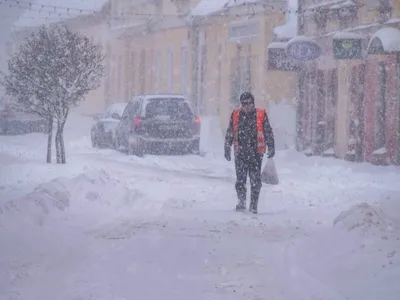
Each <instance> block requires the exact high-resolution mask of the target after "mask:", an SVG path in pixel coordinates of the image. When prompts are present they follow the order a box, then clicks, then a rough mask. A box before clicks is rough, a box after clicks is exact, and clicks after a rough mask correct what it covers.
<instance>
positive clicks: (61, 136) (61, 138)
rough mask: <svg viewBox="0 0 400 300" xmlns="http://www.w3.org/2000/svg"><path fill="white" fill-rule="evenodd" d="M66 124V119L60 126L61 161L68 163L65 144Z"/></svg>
mask: <svg viewBox="0 0 400 300" xmlns="http://www.w3.org/2000/svg"><path fill="white" fill-rule="evenodd" d="M64 125H65V121H64V122H63V123H62V124H61V126H60V148H61V149H60V150H61V163H62V164H65V163H66V158H65V145H64Z"/></svg>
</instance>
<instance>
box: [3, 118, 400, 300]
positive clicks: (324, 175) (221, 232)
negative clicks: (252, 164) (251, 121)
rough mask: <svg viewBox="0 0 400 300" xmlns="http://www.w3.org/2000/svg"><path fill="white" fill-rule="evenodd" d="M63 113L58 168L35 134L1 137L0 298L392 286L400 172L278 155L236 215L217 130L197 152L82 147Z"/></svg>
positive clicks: (351, 290) (303, 295) (207, 127)
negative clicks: (140, 153) (63, 158)
mask: <svg viewBox="0 0 400 300" xmlns="http://www.w3.org/2000/svg"><path fill="white" fill-rule="evenodd" d="M92 123H93V121H92V120H91V119H89V118H85V117H81V116H78V115H73V116H71V119H70V120H69V121H68V123H67V126H66V147H67V155H68V156H67V161H68V164H67V165H64V166H63V165H61V166H60V165H55V164H53V165H48V164H45V163H44V160H45V149H46V136H44V135H41V134H31V135H26V136H11V137H8V136H0V241H1V242H0V299H1V300H11V299H13V300H14V299H15V300H17V299H18V300H19V299H21V300H28V299H40V300H58V299H60V300H69V299H71V300H77V299H82V300H86V299H96V300H97V299H98V300H102V299H104V300H122V299H127V300H130V299H164V300H168V299H174V300H175V299H194V300H196V299H246V300H247V299H279V300H286V299H287V300H293V299H295V300H300V299H305V300H306V299H307V300H313V299H324V300H330V299H363V300H370V299H371V300H372V299H385V300H391V299H393V300H395V299H396V300H398V299H399V295H400V285H399V284H398V282H399V278H400V185H399V184H398V182H400V169H399V168H397V167H377V166H372V165H369V164H354V163H348V162H345V161H341V160H335V159H329V158H317V157H312V158H307V157H305V156H303V155H301V154H299V153H297V152H295V151H294V150H285V151H279V152H278V153H277V155H276V159H275V160H276V165H277V168H278V172H279V175H280V184H279V185H278V186H264V187H263V190H262V195H261V197H260V205H259V214H258V215H257V216H254V215H251V214H249V213H237V212H234V211H233V208H234V206H235V204H236V196H235V191H234V181H235V177H234V168H233V164H232V163H228V162H226V161H225V160H224V159H223V154H222V141H221V139H222V133H221V132H220V131H219V130H217V129H216V128H217V124H216V121H215V120H211V119H210V120H203V138H204V139H203V141H202V148H203V151H205V153H206V155H205V156H192V155H188V156H145V157H144V158H138V157H132V156H127V155H126V154H123V153H118V152H115V151H113V150H110V149H92V148H91V145H90V137H89V133H90V126H91V125H92Z"/></svg>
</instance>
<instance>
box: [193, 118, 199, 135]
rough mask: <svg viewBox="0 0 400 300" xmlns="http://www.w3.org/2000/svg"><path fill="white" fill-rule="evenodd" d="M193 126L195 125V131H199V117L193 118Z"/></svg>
mask: <svg viewBox="0 0 400 300" xmlns="http://www.w3.org/2000/svg"><path fill="white" fill-rule="evenodd" d="M194 126H195V130H196V132H200V118H199V117H196V118H195V119H194Z"/></svg>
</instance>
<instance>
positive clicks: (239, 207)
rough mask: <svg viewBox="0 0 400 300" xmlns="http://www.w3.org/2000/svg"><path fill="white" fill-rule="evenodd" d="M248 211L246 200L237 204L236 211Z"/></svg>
mask: <svg viewBox="0 0 400 300" xmlns="http://www.w3.org/2000/svg"><path fill="white" fill-rule="evenodd" d="M245 209H246V200H243V199H241V200H239V203H238V204H236V210H238V211H239V210H245Z"/></svg>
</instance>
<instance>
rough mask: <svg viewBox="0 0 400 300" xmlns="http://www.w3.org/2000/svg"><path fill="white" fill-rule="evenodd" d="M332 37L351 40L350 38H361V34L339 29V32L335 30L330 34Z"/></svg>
mask: <svg viewBox="0 0 400 300" xmlns="http://www.w3.org/2000/svg"><path fill="white" fill-rule="evenodd" d="M332 38H333V39H335V40H351V39H362V38H363V36H362V35H361V34H359V33H355V32H345V31H340V32H336V33H335V34H334V35H333V36H332Z"/></svg>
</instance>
